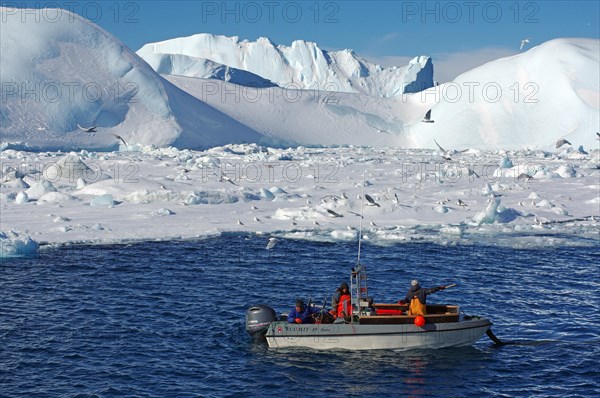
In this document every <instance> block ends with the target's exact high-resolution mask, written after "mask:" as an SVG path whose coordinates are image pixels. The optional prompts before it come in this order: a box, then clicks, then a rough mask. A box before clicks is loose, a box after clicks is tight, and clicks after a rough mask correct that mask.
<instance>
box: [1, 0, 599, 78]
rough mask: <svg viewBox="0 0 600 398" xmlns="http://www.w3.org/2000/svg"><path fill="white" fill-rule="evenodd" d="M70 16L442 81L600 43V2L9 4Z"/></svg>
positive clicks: (140, 39)
mask: <svg viewBox="0 0 600 398" xmlns="http://www.w3.org/2000/svg"><path fill="white" fill-rule="evenodd" d="M2 3H3V4H4V5H7V6H17V7H23V6H27V7H34V8H39V7H43V6H48V7H56V6H59V7H62V8H65V9H70V10H73V11H75V12H77V13H78V14H80V15H83V16H84V17H87V18H88V19H90V20H92V21H93V22H95V23H97V24H98V25H100V26H102V27H103V28H105V29H107V30H108V31H110V32H111V33H113V34H114V35H116V36H117V37H118V38H119V39H121V40H122V41H123V42H124V43H125V44H127V45H128V46H129V47H131V48H132V49H133V50H137V49H139V48H140V47H141V46H142V45H143V44H145V43H148V42H154V41H161V40H166V39H170V38H174V37H179V36H188V35H192V34H195V33H214V34H224V35H228V36H234V35H237V36H239V37H240V38H242V39H248V40H256V39H257V38H258V37H261V36H266V37H269V38H270V39H271V40H272V41H274V42H275V43H277V44H284V45H289V44H290V43H291V42H292V41H293V40H297V39H302V40H309V41H314V42H317V43H318V44H319V46H320V47H321V48H324V49H329V50H336V49H344V48H351V49H353V50H354V51H355V52H356V53H357V54H359V55H361V56H363V57H365V58H367V59H368V60H370V61H373V62H377V63H379V64H381V65H383V66H390V65H404V64H406V62H407V61H408V59H410V58H412V57H414V56H417V55H429V56H431V57H433V60H434V66H435V70H436V72H435V73H436V78H437V80H439V81H442V82H443V81H447V80H449V79H452V78H453V77H455V76H456V75H457V74H458V73H461V72H463V71H466V70H468V69H471V68H473V67H475V66H477V65H480V64H482V63H484V62H487V61H489V60H492V59H496V58H499V57H501V56H506V55H511V54H515V53H517V52H519V45H520V41H521V40H522V39H524V38H531V45H536V44H539V43H542V42H544V41H547V40H550V39H553V38H557V37H593V38H600V37H599V36H600V33H599V24H598V21H599V20H600V1H598V0H590V1H475V0H474V1H470V0H464V1H277V0H267V1H118V2H117V1H114V0H112V1H111V0H109V1H76V0H71V1H64V2H61V1H52V2H44V1H3V2H2Z"/></svg>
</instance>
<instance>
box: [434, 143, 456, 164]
mask: <svg viewBox="0 0 600 398" xmlns="http://www.w3.org/2000/svg"><path fill="white" fill-rule="evenodd" d="M433 142H435V145H437V146H438V148H440V151H442V157H443V158H444V159H445V160H452V158H451V157H450V154H449V152H448V151H447V150H445V149H444V148H442V146H441V145H440V144H438V142H437V141H436V140H435V138H434V139H433Z"/></svg>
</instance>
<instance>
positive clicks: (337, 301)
mask: <svg viewBox="0 0 600 398" xmlns="http://www.w3.org/2000/svg"><path fill="white" fill-rule="evenodd" d="M330 313H331V315H333V316H334V317H335V318H344V319H350V316H351V315H352V302H351V296H350V288H349V287H348V284H347V283H346V282H342V284H341V285H340V287H339V288H338V289H337V290H336V291H335V293H334V294H333V297H332V298H331V311H330Z"/></svg>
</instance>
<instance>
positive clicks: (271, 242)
mask: <svg viewBox="0 0 600 398" xmlns="http://www.w3.org/2000/svg"><path fill="white" fill-rule="evenodd" d="M276 243H277V238H269V243H267V250H271V249H272V248H273V247H275V244H276Z"/></svg>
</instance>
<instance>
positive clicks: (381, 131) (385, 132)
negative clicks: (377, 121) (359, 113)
mask: <svg viewBox="0 0 600 398" xmlns="http://www.w3.org/2000/svg"><path fill="white" fill-rule="evenodd" d="M367 124H368V123H367ZM369 126H371V127H373V128H374V129H375V130H377V132H378V133H383V134H390V133H389V132H387V131H385V130H382V129H380V128H379V127H375V126H372V125H370V124H369ZM390 135H391V134H390Z"/></svg>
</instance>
